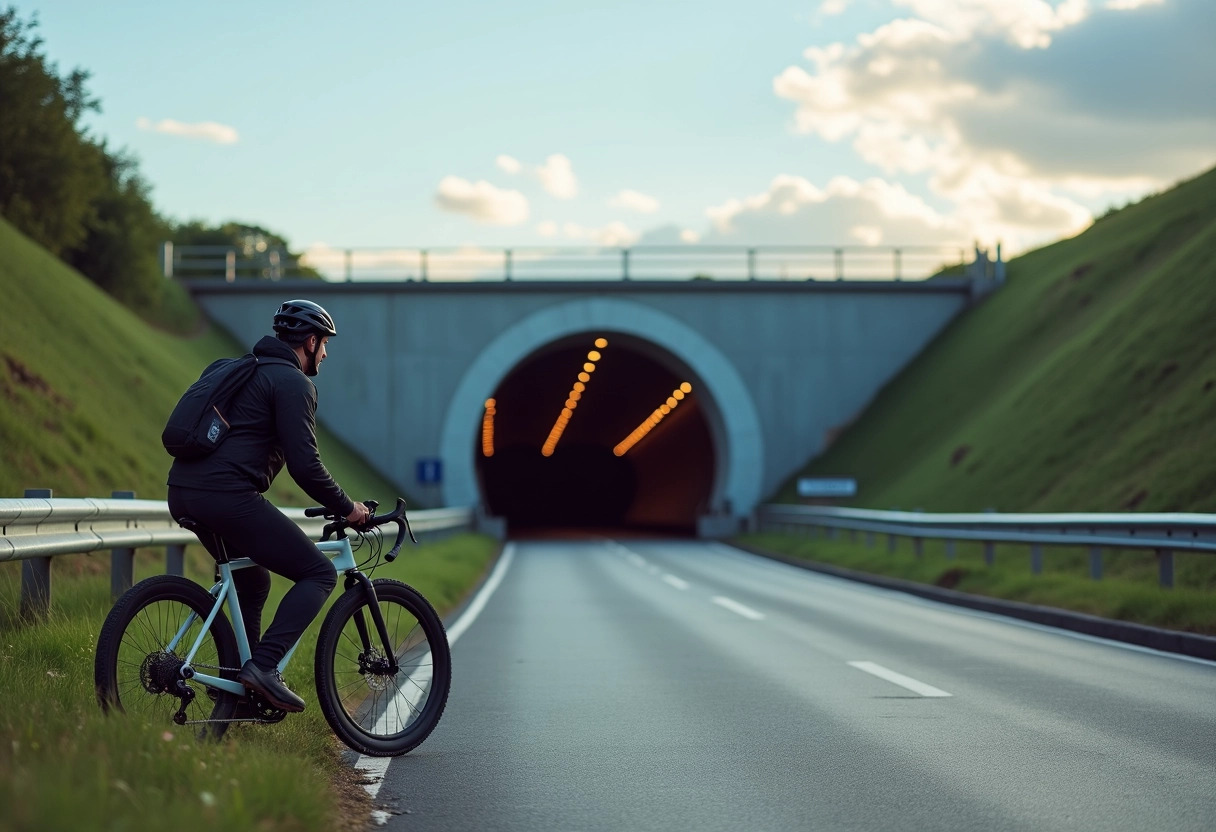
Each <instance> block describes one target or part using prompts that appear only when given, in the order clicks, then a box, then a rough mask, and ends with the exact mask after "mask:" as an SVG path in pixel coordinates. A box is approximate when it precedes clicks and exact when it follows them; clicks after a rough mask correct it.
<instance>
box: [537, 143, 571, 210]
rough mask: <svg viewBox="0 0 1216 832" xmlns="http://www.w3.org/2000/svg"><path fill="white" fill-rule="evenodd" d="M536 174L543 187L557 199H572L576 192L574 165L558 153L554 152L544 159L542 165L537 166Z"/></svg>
mask: <svg viewBox="0 0 1216 832" xmlns="http://www.w3.org/2000/svg"><path fill="white" fill-rule="evenodd" d="M536 175H537V177H538V178H539V179H540V183H541V185H542V186H544V189H545V190H546V191H548V192H549V194H550V195H552V196H555V197H557V198H558V199H574V197H575V196H576V195H577V194H578V179H577V178H575V176H574V166H573V165H571V164H570V160H569V159H568V158H566V157H565V156H563V155H562V154H560V153H554V154H553V155H551V156H549V157H548V158H547V159H545V163H544V164H543V165H539V166H537V168H536Z"/></svg>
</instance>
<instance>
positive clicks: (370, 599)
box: [344, 571, 399, 676]
mask: <svg viewBox="0 0 1216 832" xmlns="http://www.w3.org/2000/svg"><path fill="white" fill-rule="evenodd" d="M354 586H359V588H360V589H361V590H362V592H363V594H364V596H365V598H366V600H367V608H368V609H369V610H371V617H372V622H373V623H374V624H375V627H376V635H377V636H379V638H380V644H381V645H382V646H383V648H384V654H383V656H382V657H376V656H375V653H374V650H375V647H374V645H373V642H372V636H371V632H370V631H369V630H368V627H367V619H366V617H365V616H364V614H363V608H362V607H359V608H357V609H356V610H355V614H354V620H355V629H357V630H358V631H359V642H360V646H361V647H362V648H363V651H362V652H361V653H360V654H359V673H360V674H362V675H365V676H366V675H367V674H368V673H372V674H374V675H377V676H395V675H396V674H397V671H398V669H399V668H398V665H397V651H396V650H395V649H394V647H393V644H392V642H391V641H390V639H389V635H388V627H387V626H386V625H385V623H384V615H383V614H382V613H381V612H380V599H379V598H377V597H376V586H375V584H373V583H372V582H371V579H370V578H368V577H367V576H366V575H364V574H363V573H362V572H358V571H350V572H347V573H346V581H345V583H344V587H345V589H347V590H350V589H351V588H352V587H354Z"/></svg>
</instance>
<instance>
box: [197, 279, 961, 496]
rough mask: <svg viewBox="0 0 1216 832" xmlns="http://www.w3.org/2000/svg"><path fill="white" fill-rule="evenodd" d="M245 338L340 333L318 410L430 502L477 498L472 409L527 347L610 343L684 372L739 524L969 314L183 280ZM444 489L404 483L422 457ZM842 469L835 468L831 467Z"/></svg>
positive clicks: (750, 296)
mask: <svg viewBox="0 0 1216 832" xmlns="http://www.w3.org/2000/svg"><path fill="white" fill-rule="evenodd" d="M191 289H192V290H193V291H194V293H195V296H196V297H197V298H198V300H199V301H200V303H201V304H202V305H203V307H204V309H205V310H206V311H207V313H208V315H210V316H211V318H212V319H213V320H215V321H216V322H218V323H219V324H220V325H222V326H223V327H225V328H226V329H228V330H229V331H230V332H231V333H232V334H233V335H234V336H236V337H237V339H238V340H240V341H241V342H243V343H245V344H247V345H252V344H253V343H254V342H255V341H256V340H257V339H258V338H259V337H260V336H261V335H264V334H267V333H269V332H270V319H271V316H272V315H273V313H274V311H275V309H276V308H277V307H278V304H279V303H280V302H282V301H283V300H287V299H290V298H293V297H308V298H311V299H313V300H316V301H317V302H318V303H321V304H322V305H324V306H325V307H326V309H327V310H329V312H330V313H331V314H332V315H333V316H334V319H335V321H336V322H337V326H338V332H339V336H338V338H336V339H334V342H333V344H332V351H331V353H330V358H329V359H328V360H327V361H326V363H325V366H324V368H323V371H322V373H321V375H320V376H319V377H318V379H317V382H318V387H319V389H320V391H321V404H320V410H319V415H320V418H321V419H322V420H323V421H324V422H325V424H326V425H328V426H329V427H331V428H332V429H333V430H334V431H335V432H336V433H338V434H339V435H340V436H341V437H343V439H345V440H346V441H347V442H349V443H350V444H352V445H353V446H355V447H357V448H359V449H361V450H362V452H363V454H364V455H365V456H366V458H367V459H368V461H369V462H370V463H371V464H372V465H373V466H374V467H376V468H377V469H378V470H379V471H381V472H382V473H383V474H385V475H386V476H387V477H388V478H390V479H391V480H393V481H395V482H397V483H398V484H399V485H401V486H402V488H403V489H406V490H408V491H409V492H410V493H411V494H414V495H417V497H418V498H419V499H422V500H425V501H427V503H428V504H429V505H444V504H447V505H467V504H471V503H474V502H476V500H477V486H476V479H475V474H474V456H473V455H474V449H475V447H476V441H477V438H478V435H479V425H480V419H481V405H482V402H483V401H484V400H485V399H486V398H487V397H488V396H490V395H491V393H492V392H493V390H494V388H495V387H496V386H497V384H498V382H499V381H500V380H501V379H502V378H503V377H505V376H506V374H507V373H508V372H510V370H511V369H512V368H513V367H514V366H516V365H517V364H518V363H519V362H520V361H522V360H523V359H525V358H526V357H527V356H528V355H529V354H530V353H531V352H532V351H534V350H535V349H537V348H539V347H541V346H544V345H545V344H547V343H549V342H551V341H553V340H555V339H557V338H560V337H563V336H566V335H571V334H575V333H579V332H587V333H593V334H594V335H605V336H606V337H608V338H609V339H611V337H612V335H613V333H618V334H623V335H625V336H627V337H629V338H630V341H631V342H633V343H637V342H645V343H646V344H648V345H649V348H650V349H651V350H652V351H653V353H652V354H653V355H654V357H655V358H657V359H658V360H660V361H664V362H665V363H667V364H669V365H670V366H672V367H673V368H674V369H677V370H679V371H680V372H686V373H688V374H689V375H690V380H691V381H692V383H693V384H694V386H696V388H697V390H698V393H699V399H700V401H701V402H702V403H703V404H705V405H706V410H707V416H708V418H709V422H710V429H711V433H712V434H713V437H714V444H715V449H716V452H717V458H718V460H719V461H720V464H719V470H718V471H717V475H716V477H715V484H714V490H713V494H714V497H713V500H714V508H715V509H716V510H722V509H723V508H724V507H727V506H729V510H730V513H732V514H736V515H745V514H747V513H748V512H749V511H750V510H751V509H752V507H754V505H755V504H756V503H757V502H759V501H761V500H763V499H764V498H765V497H767V496H768V494H769V493H771V492H772V491H773V490H774V489H775V488H776V487H777V486H778V485H779V484H780V483H781V482H782V481H783V480H784V479H785V478H786V477H788V476H789V475H790V474H791V473H792V472H793V471H794V470H796V469H797V468H798V467H800V466H801V465H802V464H804V463H805V462H806V461H807V460H809V459H810V458H811V457H813V456H814V455H815V454H816V453H818V452H819V451H820V450H821V449H822V447H823V446H824V440H825V437H826V436H827V434H828V432H829V431H830V430H832V429H835V428H837V427H839V426H841V425H843V424H845V423H846V422H848V421H849V420H851V419H852V418H854V417H855V416H856V415H857V414H858V412H860V411H861V409H863V408H864V406H865V405H866V404H867V403H868V402H869V401H870V399H871V398H872V397H873V396H874V394H875V393H876V392H877V391H878V390H879V389H880V388H881V387H882V385H883V384H884V383H885V382H886V381H887V380H888V379H890V378H891V377H892V376H893V375H894V374H895V373H896V372H898V371H899V369H900V368H902V367H903V366H904V365H905V364H906V363H907V362H908V361H909V360H910V359H911V358H912V357H913V356H915V355H916V354H917V353H918V352H919V351H920V350H921V349H922V348H923V347H924V345H925V344H926V343H927V342H928V341H929V340H930V339H931V338H933V336H934V335H935V334H936V333H937V332H938V331H939V330H940V329H941V328H942V327H943V326H944V325H945V324H946V323H948V322H949V321H950V320H951V319H952V318H953V317H954V316H955V315H956V314H958V313H959V312H960V311H961V310H962V309H963V308H964V307H965V306H966V304H967V303H968V298H969V294H970V290H971V286H970V283H969V282H967V281H955V280H940V281H938V280H935V281H931V282H907V283H902V282H894V283H885V282H884V283H878V282H854V283H849V282H835V283H815V282H802V283H795V282H789V283H784V282H766V281H757V282H716V281H705V282H701V281H698V282H693V283H689V282H679V283H668V282H661V283H660V282H650V281H646V282H642V281H635V282H621V281H614V282H595V283H588V282H578V283H575V282H563V283H556V282H553V283H548V282H530V283H523V282H515V283H475V284H470V283H459V284H456V283H439V282H434V283H383V284H381V283H351V284H344V283H317V282H283V283H269V282H264V281H258V282H249V283H236V284H224V283H220V282H218V281H197V282H194V283H192V284H191ZM434 457H439V458H441V459H443V462H444V466H445V471H444V477H445V482H444V484H443V486H442V487H441V488H431V489H427V488H424V487H421V486H419V485H417V484H416V483H415V481H414V471H415V464H416V461H417V460H418V459H419V458H434ZM841 473H844V474H847V473H848V472H841Z"/></svg>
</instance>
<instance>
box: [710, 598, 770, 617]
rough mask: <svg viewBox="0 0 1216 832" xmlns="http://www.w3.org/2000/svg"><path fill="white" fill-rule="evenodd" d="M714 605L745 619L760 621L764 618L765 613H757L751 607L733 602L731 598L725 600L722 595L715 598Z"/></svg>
mask: <svg viewBox="0 0 1216 832" xmlns="http://www.w3.org/2000/svg"><path fill="white" fill-rule="evenodd" d="M714 603H715V604H717V605H718V606H719V607H722V608H723V609H728V610H730V611H731V612H733V613H735V614H736V615H741V616H743V617H744V618H750V619H751V620H752V621H759V620H761V619H762V618H764V613H762V612H756V611H755V610H754V609H752V608H751V607H747V606H744V605H743V604H740V603H739V602H738V601H732V600H731V599H730V598H725V597H723V596H721V595H715V596H714Z"/></svg>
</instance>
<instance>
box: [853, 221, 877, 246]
mask: <svg viewBox="0 0 1216 832" xmlns="http://www.w3.org/2000/svg"><path fill="white" fill-rule="evenodd" d="M849 236H850V237H852V238H853V239H855V240H858V241H860V242H861V244H862V245H866V246H876V245H878V244H879V243H881V242H882V229H881V228H879V227H878V226H877V225H855V226H853V227H852V228H850V229H849Z"/></svg>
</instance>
